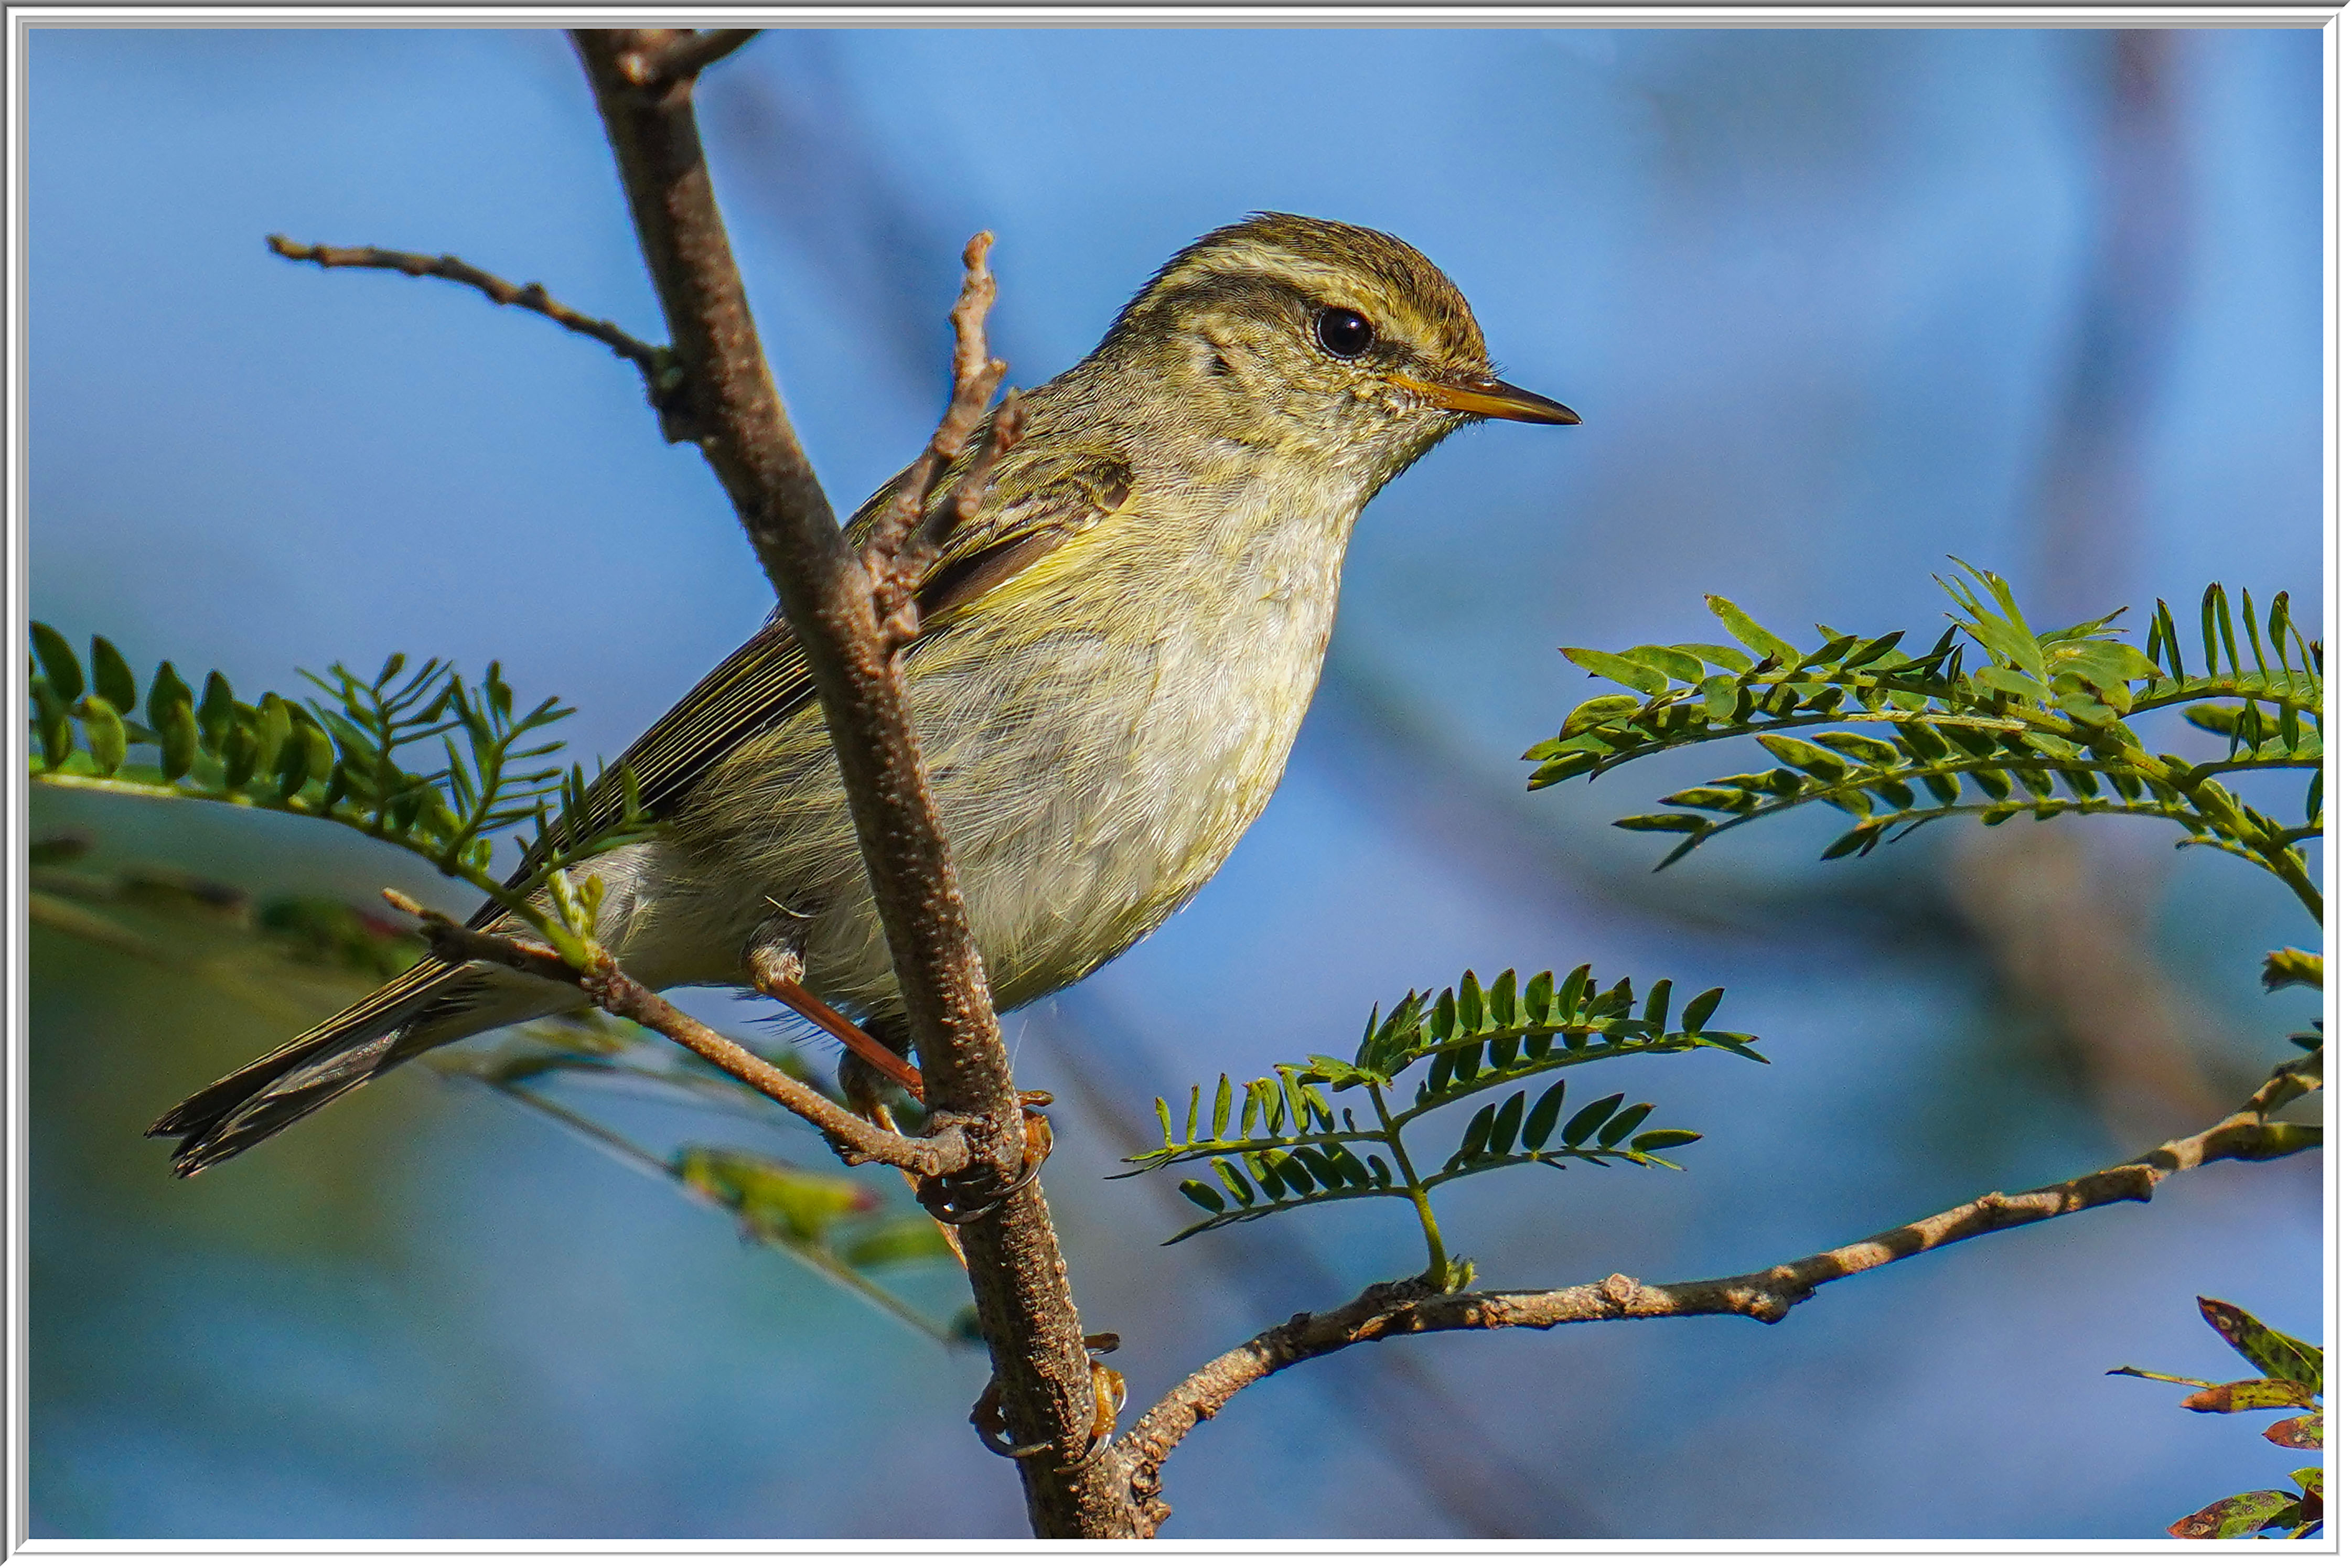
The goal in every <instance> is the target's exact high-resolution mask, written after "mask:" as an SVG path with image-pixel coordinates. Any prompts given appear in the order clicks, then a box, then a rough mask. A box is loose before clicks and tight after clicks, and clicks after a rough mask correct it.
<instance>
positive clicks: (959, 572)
mask: <svg viewBox="0 0 2352 1568" xmlns="http://www.w3.org/2000/svg"><path fill="white" fill-rule="evenodd" d="M958 477H959V475H958V473H957V472H956V471H954V470H950V472H949V473H948V474H946V475H943V476H942V477H941V479H940V487H943V486H945V485H947V484H950V483H952V482H955V480H956V479H957V478H958ZM899 478H903V474H902V475H900V476H899V477H897V478H893V479H891V480H890V481H889V482H888V483H887V484H886V485H884V486H883V487H882V488H881V489H879V490H877V492H875V494H874V496H873V497H872V498H871V499H869V500H867V501H866V504H865V505H864V506H862V507H860V508H859V509H858V510H857V512H856V516H854V517H852V518H851V519H850V523H849V529H848V532H849V535H850V537H851V538H852V539H853V540H863V539H864V538H866V535H867V534H868V533H869V532H870V531H872V529H873V527H874V524H875V522H876V521H877V519H878V517H879V515H880V513H881V510H882V508H883V507H884V506H885V505H886V504H887V501H888V500H889V497H890V496H891V495H892V494H893V493H894V492H895V491H896V490H897V489H898V483H899ZM940 487H934V489H933V490H932V495H933V496H936V495H938V494H939V488H940ZM1132 488H1133V476H1132V473H1131V471H1130V469H1129V467H1128V463H1127V460H1126V459H1125V458H1122V457H1119V456H1118V454H1116V453H1112V452H1100V451H1085V450H1081V451H1077V452H1072V451H1068V450H1066V449H1065V450H1061V451H1040V452H1036V453H1034V454H1033V453H1029V452H1025V451H1024V449H1023V448H1021V447H1018V446H1015V447H1013V450H1012V451H1010V452H1008V453H1007V454H1005V456H1004V458H1003V459H1001V460H1000V461H999V463H998V464H997V467H996V470H995V472H993V473H992V475H991V476H990V481H989V489H990V491H991V492H992V495H994V494H1003V493H1006V492H1013V493H1018V494H1019V495H1020V497H1021V499H1020V500H1018V501H1017V502H1014V503H1013V504H1011V505H995V506H992V505H988V504H986V503H985V502H984V503H983V506H982V510H981V511H980V513H979V514H978V515H977V516H976V517H974V518H973V519H972V521H971V522H970V523H969V524H967V525H966V526H965V527H964V528H963V529H962V530H961V531H960V532H959V533H958V534H957V535H956V536H955V537H953V538H951V539H950V540H949V541H948V542H947V543H946V545H945V547H944V548H943V549H942V550H941V551H940V557H939V559H938V560H937V561H936V562H934V563H932V565H931V567H930V569H929V571H928V572H927V573H926V574H924V577H923V581H922V583H921V584H919V586H918V588H917V589H916V595H915V603H916V605H917V606H918V608H919V610H920V611H921V613H922V630H921V634H920V635H919V637H917V639H916V641H917V642H918V643H920V642H921V641H922V640H923V639H924V638H926V637H931V636H933V635H935V634H936V633H938V632H940V631H942V630H944V629H946V628H947V627H948V626H952V625H954V624H955V621H956V619H957V617H958V616H959V615H960V614H961V612H962V611H963V610H965V609H966V608H967V607H968V606H970V605H971V604H972V603H974V602H975V601H976V600H978V599H979V598H980V597H981V596H982V595H985V594H987V593H988V592H989V591H990V590H991V589H993V588H996V587H1000V586H1002V585H1003V584H1005V583H1008V582H1010V581H1012V579H1013V577H1015V576H1017V575H1019V574H1021V573H1023V572H1024V571H1026V570H1028V569H1029V568H1030V567H1031V566H1034V565H1035V564H1036V563H1038V562H1039V561H1041V560H1043V559H1044V558H1045V556H1046V555H1047V554H1049V553H1051V552H1053V551H1054V550H1055V549H1056V548H1057V547H1059V546H1060V545H1062V544H1065V543H1066V542H1069V541H1070V540H1073V539H1076V537H1077V536H1078V535H1080V534H1082V533H1085V532H1086V531H1088V530H1090V529H1092V528H1093V527H1094V526H1095V525H1096V524H1097V523H1099V522H1101V521H1103V520H1104V519H1106V518H1108V517H1109V516H1111V515H1112V514H1113V513H1114V512H1116V511H1118V510H1119V508H1120V507H1121V506H1123V505H1125V504H1126V501H1127V498H1128V494H1129V490H1130V489H1132ZM815 695H816V685H815V682H814V680H813V679H812V678H811V677H810V675H809V668H808V660H807V659H806V658H803V656H802V654H801V648H800V644H799V643H798V642H797V641H796V640H795V639H794V638H793V631H792V627H791V626H790V625H789V624H787V623H786V621H785V620H784V618H783V613H782V611H781V610H779V611H777V612H775V613H774V614H772V615H771V616H769V617H768V619H767V621H766V622H765V623H764V624H763V625H761V627H760V629H759V630H758V631H756V632H754V633H753V634H752V635H751V640H750V641H748V642H746V643H745V644H744V645H743V646H742V647H739V648H737V649H736V650H735V651H734V652H733V653H731V654H730V655H728V656H727V658H725V660H723V661H722V662H721V663H720V664H719V668H716V669H714V670H712V671H711V672H710V673H709V675H706V676H704V677H703V678H702V679H700V680H698V681H697V682H695V685H694V689H692V690H691V691H688V693H687V694H686V696H685V697H684V698H683V699H681V700H679V702H678V704H677V706H676V707H675V708H672V709H671V710H669V711H668V712H667V713H665V714H663V715H662V716H661V718H660V719H658V720H656V721H655V723H654V726H653V728H651V729H650V730H647V731H646V732H645V733H644V734H643V735H640V736H639V737H637V739H636V741H635V742H634V743H633V744H632V745H631V746H630V747H629V749H628V750H627V751H625V752H622V753H621V755H620V759H619V761H617V762H616V763H614V764H613V765H612V766H611V767H609V768H607V769H605V770H604V773H601V774H599V775H598V777H597V779H596V781H595V783H593V784H591V785H590V786H589V788H588V797H587V801H586V803H585V805H586V809H585V813H584V822H583V825H582V831H583V836H584V837H589V838H593V837H596V836H597V835H599V834H602V833H604V832H606V831H608V830H609V829H610V828H612V827H613V826H614V825H615V824H617V823H618V822H619V821H620V820H621V818H622V816H623V815H624V813H625V795H624V792H623V790H622V788H621V770H622V769H623V768H626V769H628V770H629V772H630V773H631V774H632V775H634V777H635V783H636V788H637V798H638V800H639V802H640V804H641V805H642V806H643V808H644V810H645V811H646V814H647V815H648V816H653V817H655V818H656V819H659V818H661V817H664V816H668V815H669V814H670V812H671V811H672V810H673V809H675V808H676V806H677V804H678V803H679V801H681V800H682V799H684V798H685V796H686V795H687V794H688V792H689V791H691V790H692V789H693V788H694V786H695V785H696V784H698V783H699V782H701V779H702V777H703V775H704V774H705V773H708V772H709V769H710V768H711V766H712V765H713V764H714V763H717V762H718V761H719V759H720V758H721V757H724V756H725V755H727V753H728V752H731V751H733V750H734V749H735V748H736V747H738V746H740V745H741V744H742V743H743V742H746V741H748V740H750V739H751V737H752V736H754V735H758V734H762V733H764V732H766V731H769V730H772V729H773V728H775V726H777V725H779V724H781V723H782V722H783V721H785V720H786V719H789V718H790V717H792V715H793V713H795V712H797V711H799V710H801V709H802V708H803V707H805V706H806V705H807V704H808V703H809V702H810V701H811V700H813V699H814V697H815ZM540 858H541V845H539V844H534V845H532V846H531V847H530V850H529V851H528V852H527V853H526V854H525V855H524V857H523V861H522V865H521V866H520V868H517V870H516V871H515V874H514V876H513V877H512V878H510V879H509V882H508V885H509V887H511V886H513V885H515V884H516V883H518V882H520V881H522V880H523V879H526V878H528V877H529V876H530V874H531V873H532V872H533V871H534V870H535V869H536V868H538V865H539V862H540ZM499 910H500V906H499V903H498V902H497V900H491V901H490V902H488V903H487V904H485V905H484V906H483V907H482V908H481V909H480V910H478V911H477V912H476V913H475V916H474V919H473V921H472V923H473V924H474V925H475V926H477V927H479V926H482V925H485V924H487V923H488V921H491V920H493V919H495V918H496V917H497V916H498V914H499Z"/></svg>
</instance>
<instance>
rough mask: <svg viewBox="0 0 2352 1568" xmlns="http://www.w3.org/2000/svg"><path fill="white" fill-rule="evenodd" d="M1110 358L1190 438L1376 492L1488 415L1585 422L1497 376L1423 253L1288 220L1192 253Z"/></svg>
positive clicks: (1454, 295)
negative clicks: (1273, 456)
mask: <svg viewBox="0 0 2352 1568" xmlns="http://www.w3.org/2000/svg"><path fill="white" fill-rule="evenodd" d="M1096 352H1097V357H1107V358H1109V359H1112V360H1114V361H1118V362H1123V363H1127V364H1129V365H1132V366H1134V367H1135V368H1137V369H1148V371H1149V373H1150V374H1151V375H1152V377H1153V379H1155V380H1157V381H1160V382H1161V383H1163V384H1172V385H1171V393H1172V402H1173V404H1174V405H1175V406H1176V407H1177V408H1179V409H1181V411H1182V416H1183V419H1184V423H1185V424H1186V425H1187V426H1190V427H1191V428H1190V429H1189V430H1188V432H1187V433H1188V434H1191V435H1193V436H1196V437H1209V438H1213V439H1222V440H1224V441H1230V442H1234V443H1238V444H1240V445H1243V446H1246V447H1257V448H1262V449H1268V450H1273V451H1279V452H1289V453H1295V454H1297V455H1298V456H1300V457H1302V458H1313V459H1315V460H1317V461H1319V462H1321V463H1323V464H1326V465H1328V466H1330V467H1331V468H1339V469H1344V470H1349V471H1352V472H1354V473H1356V474H1358V475H1360V477H1361V478H1362V479H1364V480H1367V481H1369V486H1370V489H1378V488H1379V487H1380V486H1381V484H1384V483H1386V482H1387V480H1388V479H1391V478H1392V477H1394V476H1395V475H1396V474H1397V473H1399V472H1402V470H1403V469H1404V468H1406V467H1407V466H1408V465H1410V464H1411V463H1412V461H1413V460H1414V459H1415V458H1419V457H1420V456H1421V455H1422V454H1423V453H1424V452H1426V451H1428V450H1429V449H1430V448H1431V447H1433V446H1435V445H1436V444H1437V443H1438V442H1440V441H1442V440H1444V438H1445V437H1447V436H1449V435H1451V434H1452V433H1453V432H1454V431H1455V430H1458V429H1460V428H1461V427H1462V426H1464V425H1465V424H1468V423H1469V422H1471V421H1472V420H1474V419H1517V420H1525V421H1528V422H1529V423H1534V424H1543V425H1574V424H1576V423H1578V419H1577V416H1576V415H1575V414H1574V413H1573V412H1571V411H1570V410H1569V409H1568V408H1565V407H1563V406H1562V405H1559V404H1558V403H1555V402H1553V401H1552V400H1551V399H1550V398H1549V397H1543V396H1539V395H1537V394H1535V393H1532V392H1528V391H1525V390H1523V389H1522V388H1519V387H1516V386H1512V385H1510V384H1508V383H1506V382H1503V381H1499V380H1497V379H1496V376H1495V373H1494V366H1493V364H1492V363H1491V362H1490V361H1489V360H1488V359H1487V357H1486V334H1485V333H1483V332H1481V331H1479V330H1478V321H1477V318H1476V317H1475V316H1474V315H1472V314H1471V312H1470V305H1469V302H1468V301H1467V300H1464V299H1463V298H1462V291H1461V290H1460V289H1456V288H1455V287H1454V282H1453V280H1452V279H1449V278H1447V277H1446V276H1445V274H1444V273H1443V272H1441V271H1439V270H1438V269H1437V268H1436V267H1435V266H1434V265H1433V264H1432V263H1431V261H1430V259H1429V258H1427V257H1425V256H1423V255H1422V253H1421V252H1420V251H1418V250H1416V249H1414V248H1413V247H1412V246H1410V245H1407V244H1405V243H1404V241H1402V240H1401V239H1397V238H1395V237H1392V236H1390V235H1385V234H1381V233H1379V232H1377V231H1376V230H1372V229H1369V228H1358V227H1356V226H1353V225H1350V224H1343V223H1331V222H1328V221H1326V220H1324V219H1321V218H1310V217H1298V216H1292V215H1290V214H1286V213H1257V214H1255V215H1253V216H1250V217H1249V218H1247V219H1245V220H1244V221H1243V222H1240V223H1236V224H1231V225H1228V226H1225V227H1223V228H1221V229H1218V230H1216V231H1215V232H1214V233H1212V234H1208V235H1205V236H1203V237H1201V238H1200V239H1198V240H1195V241H1194V242H1193V243H1192V244H1191V245H1189V246H1187V247H1184V248H1183V249H1182V250H1181V251H1179V252H1178V253H1177V254H1176V256H1175V257H1174V258H1171V260H1170V261H1169V263H1168V264H1167V265H1166V266H1165V267H1162V268H1160V271H1159V272H1158V273H1157V274H1156V275H1154V276H1153V278H1152V279H1151V280H1150V282H1149V283H1146V284H1145V285H1144V286H1143V288H1142V289H1141V290H1140V291H1139V293H1137V295H1136V296H1135V298H1134V299H1133V300H1130V301H1129V304H1128V306H1127V308H1126V310H1122V311H1121V312H1120V313H1119V317H1118V321H1115V322H1114V323H1113V324H1112V326H1111V329H1110V331H1109V333H1108V335H1107V336H1106V337H1105V338H1104V340H1103V344H1102V347H1101V348H1100V349H1098V350H1097V351H1096ZM1366 493H1367V494H1369V490H1368V491H1367V492H1366Z"/></svg>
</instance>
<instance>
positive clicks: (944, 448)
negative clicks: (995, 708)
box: [866, 229, 1011, 646]
mask: <svg viewBox="0 0 2352 1568" xmlns="http://www.w3.org/2000/svg"><path fill="white" fill-rule="evenodd" d="M995 242H996V237H995V236H993V235H992V234H990V233H989V232H988V231H987V230H985V229H982V231H981V232H980V233H978V234H975V235H973V236H972V237H971V239H970V240H968V241H967V242H966V243H965V245H964V247H963V287H962V288H961V289H959V290H957V293H956V302H955V307H954V309H952V310H950V311H949V312H948V322H949V324H950V326H952V327H953V328H954V329H955V363H954V382H953V386H952V389H951V390H950V393H949V395H948V406H947V411H946V412H945V413H944V414H941V415H940V423H939V426H938V428H937V429H935V430H933V431H932V432H931V439H930V443H929V445H928V446H926V447H924V448H923V450H922V454H921V456H919V457H918V458H916V459H915V460H914V462H913V463H912V464H910V465H909V466H908V469H907V471H906V473H905V474H903V475H901V476H900V477H899V480H898V491H897V493H896V494H894V495H892V496H891V498H890V505H889V507H888V508H887V510H885V511H884V512H883V513H882V515H881V517H880V519H879V520H878V521H877V522H876V524H875V527H874V531H873V533H872V535H871V536H870V537H869V539H868V540H867V542H866V572H867V574H869V575H871V576H872V577H873V579H874V611H875V618H876V619H877V620H878V621H879V622H880V623H881V625H882V630H883V633H884V635H885V636H887V637H890V638H891V640H892V641H893V642H895V643H898V644H899V645H901V646H903V645H905V644H907V643H909V642H912V641H914V639H915V636H916V634H917V633H918V632H919V631H920V630H921V629H922V628H921V627H920V626H919V625H918V624H916V623H917V615H916V610H915V590H916V588H917V587H918V586H919V585H920V584H921V582H922V580H923V574H924V573H925V572H926V571H927V570H928V569H929V566H930V563H931V562H932V561H933V560H935V559H936V558H937V557H938V554H939V549H940V543H941V542H943V539H942V536H941V535H940V531H938V530H936V529H934V528H933V527H931V526H929V519H927V518H925V516H924V513H923V501H924V498H926V497H927V496H929V494H930V493H931V487H932V486H933V485H935V484H937V483H938V482H939V477H940V471H941V470H942V469H943V468H946V467H947V465H949V464H950V463H952V462H954V461H955V459H956V455H957V454H958V453H960V452H961V451H962V450H963V448H964V446H965V444H966V443H967V442H969V441H970V440H971V436H972V432H973V431H975V430H977V429H979V428H980V422H981V421H982V419H983V418H986V417H987V416H988V401H989V399H990V398H992V397H993V396H995V395H996V389H997V387H998V386H999V385H1001V384H1003V380H1004V373H1005V369H1006V366H1005V363H1004V362H1003V360H1001V359H992V358H990V357H989V353H988V333H987V326H986V322H987V320H988V311H989V308H990V306H992V304H994V303H995V301H996V278H995V275H994V274H992V272H990V271H989V269H988V248H989V247H990V246H992V245H993V244H994V243H995ZM1010 402H1011V400H1010V399H1008V400H1007V403H1008V405H1010ZM1005 444H1006V445H1009V442H1008V443H1005ZM990 445H991V447H992V450H990V451H987V452H983V453H982V455H981V456H980V458H978V459H977V460H975V462H974V463H973V465H972V466H973V468H975V469H976V470H982V471H984V470H985V469H986V468H987V467H988V466H989V465H990V464H992V462H993V461H994V460H995V458H997V457H1000V456H1002V455H1003V447H1002V446H1000V445H998V444H997V443H996V442H994V441H992V442H991V444H990ZM967 515H968V514H967ZM919 522H921V523H923V524H925V526H924V527H923V528H922V529H921V530H920V531H918V530H917V527H916V525H917V523H919Z"/></svg>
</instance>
